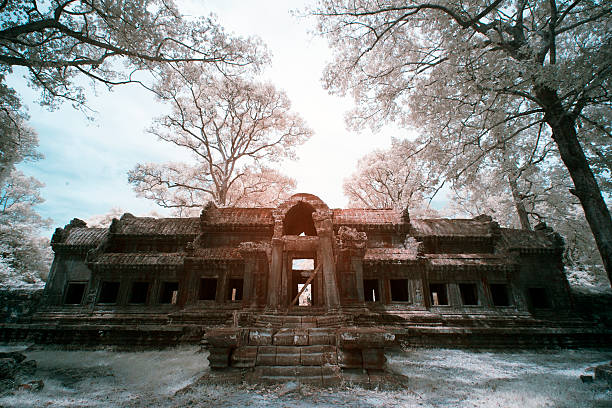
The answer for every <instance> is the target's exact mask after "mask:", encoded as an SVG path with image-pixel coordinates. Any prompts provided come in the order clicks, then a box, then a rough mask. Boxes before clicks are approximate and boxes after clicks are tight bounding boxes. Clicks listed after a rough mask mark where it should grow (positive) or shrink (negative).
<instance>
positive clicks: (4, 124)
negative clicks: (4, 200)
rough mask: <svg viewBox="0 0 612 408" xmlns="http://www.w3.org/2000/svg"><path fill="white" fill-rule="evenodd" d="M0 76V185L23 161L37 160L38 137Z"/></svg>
mask: <svg viewBox="0 0 612 408" xmlns="http://www.w3.org/2000/svg"><path fill="white" fill-rule="evenodd" d="M2 81H3V77H2V76H0V134H2V137H0V185H2V184H3V183H4V180H5V179H6V178H7V177H8V176H9V175H10V174H11V172H12V171H13V170H14V169H15V164H16V163H19V162H21V161H23V160H37V159H40V158H41V157H42V156H41V155H40V154H39V153H37V152H36V148H37V147H38V136H37V135H36V132H34V130H33V129H32V128H30V127H29V126H28V125H27V123H26V122H27V120H28V116H27V115H26V113H25V112H24V110H23V108H22V106H21V103H20V101H19V98H18V97H17V96H16V94H15V92H14V91H13V90H12V89H10V88H8V87H7V86H6V85H4V84H3V83H2Z"/></svg>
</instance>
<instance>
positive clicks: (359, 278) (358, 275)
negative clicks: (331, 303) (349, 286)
mask: <svg viewBox="0 0 612 408" xmlns="http://www.w3.org/2000/svg"><path fill="white" fill-rule="evenodd" d="M364 252H365V251H364ZM351 266H352V268H353V271H355V280H356V282H355V283H356V284H357V301H358V302H360V303H364V302H365V296H364V294H363V255H361V257H359V256H352V257H351Z"/></svg>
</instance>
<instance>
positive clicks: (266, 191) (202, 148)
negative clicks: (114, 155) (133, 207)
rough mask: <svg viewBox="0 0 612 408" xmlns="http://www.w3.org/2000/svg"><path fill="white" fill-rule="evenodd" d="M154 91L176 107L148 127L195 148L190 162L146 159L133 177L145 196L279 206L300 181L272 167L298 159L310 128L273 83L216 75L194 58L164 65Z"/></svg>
mask: <svg viewBox="0 0 612 408" xmlns="http://www.w3.org/2000/svg"><path fill="white" fill-rule="evenodd" d="M156 92H157V93H158V95H159V97H160V98H161V99H162V100H163V101H166V102H167V103H168V104H169V105H170V107H171V109H172V112H171V113H169V114H167V115H165V116H163V117H161V118H158V119H157V120H156V121H155V124H154V125H153V126H152V127H151V129H150V132H151V133H152V134H154V135H156V136H158V137H159V138H160V139H161V140H163V141H166V142H169V143H172V144H174V145H176V146H179V147H181V148H184V149H185V150H187V151H189V152H190V153H191V155H192V157H193V159H194V161H193V162H192V163H162V164H155V163H145V164H139V165H137V166H136V168H135V169H134V170H132V171H130V172H129V174H128V179H129V181H130V183H132V184H133V186H134V190H135V191H136V192H137V193H138V194H139V195H141V196H144V197H146V198H150V199H153V200H154V201H155V202H156V203H157V204H159V205H161V206H163V207H166V208H174V209H176V210H177V212H178V213H179V214H180V213H182V212H184V211H185V210H188V209H189V208H195V207H199V206H201V205H202V204H203V203H205V202H207V201H210V200H212V201H214V202H215V203H216V204H217V205H219V206H235V205H251V206H259V205H274V203H277V202H278V201H279V199H282V198H284V197H286V196H287V194H288V193H290V191H291V190H292V189H293V188H294V187H295V182H294V181H293V180H292V179H290V178H288V177H286V176H284V175H282V174H280V173H279V172H278V171H277V170H274V169H272V168H270V167H267V164H268V163H270V162H277V161H280V160H282V159H284V158H293V157H294V154H295V148H296V147H297V146H299V145H300V144H302V143H304V142H305V141H306V140H307V139H308V138H309V137H310V136H311V134H312V131H311V130H310V129H309V128H308V127H306V125H305V123H304V121H303V120H302V118H301V117H300V116H299V115H297V114H296V113H294V112H292V111H291V104H290V102H289V100H288V98H287V96H286V95H285V94H284V92H280V91H278V90H276V89H275V88H274V87H273V86H272V85H271V84H269V83H259V82H255V81H249V80H243V79H239V78H227V77H221V78H216V77H212V76H211V74H210V72H209V71H208V70H207V69H205V68H203V67H200V66H196V65H194V64H180V65H179V67H178V68H177V69H169V70H167V71H165V73H164V76H163V80H161V81H160V83H159V84H158V87H157V88H156Z"/></svg>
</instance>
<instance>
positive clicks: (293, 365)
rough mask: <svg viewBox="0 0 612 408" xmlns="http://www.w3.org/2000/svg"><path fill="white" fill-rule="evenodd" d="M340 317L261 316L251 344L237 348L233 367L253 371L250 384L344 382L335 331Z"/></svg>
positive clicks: (327, 383) (232, 360)
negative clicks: (297, 381)
mask: <svg viewBox="0 0 612 408" xmlns="http://www.w3.org/2000/svg"><path fill="white" fill-rule="evenodd" d="M346 321H347V319H346V318H343V317H342V316H339V315H330V316H299V315H297V316H296V315H260V316H258V318H257V319H256V322H255V327H254V328H252V329H250V331H249V338H248V344H247V345H245V346H240V347H238V348H236V349H235V350H234V351H233V352H232V354H231V357H230V364H231V366H232V367H238V368H252V371H250V372H249V373H248V374H247V378H246V379H247V381H249V382H258V383H278V382H287V381H296V380H299V381H300V382H301V383H308V384H314V385H320V386H329V385H337V384H339V383H340V382H341V375H340V374H341V370H340V366H339V365H338V348H337V347H336V328H337V327H341V325H342V324H343V323H346Z"/></svg>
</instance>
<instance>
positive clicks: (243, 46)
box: [0, 0, 267, 105]
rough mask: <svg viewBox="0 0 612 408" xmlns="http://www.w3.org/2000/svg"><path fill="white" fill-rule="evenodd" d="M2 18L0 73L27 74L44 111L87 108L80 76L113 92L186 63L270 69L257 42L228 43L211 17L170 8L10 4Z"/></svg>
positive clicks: (88, 0) (24, 0) (145, 0)
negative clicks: (58, 106)
mask: <svg viewBox="0 0 612 408" xmlns="http://www.w3.org/2000/svg"><path fill="white" fill-rule="evenodd" d="M0 16H1V18H0V69H1V70H2V71H1V73H2V74H6V73H7V72H9V71H10V69H11V67H15V66H22V67H25V68H26V69H27V70H28V72H29V79H30V82H31V83H32V85H33V86H35V87H37V88H39V89H40V90H41V93H42V99H41V101H42V103H43V104H47V105H52V104H53V103H55V102H56V101H57V100H58V99H59V100H61V99H68V100H70V101H72V102H74V103H76V104H82V103H83V102H84V93H83V88H82V87H81V86H79V85H75V84H74V82H73V81H74V79H75V76H77V75H84V76H86V77H87V78H89V79H91V80H92V81H94V82H99V83H103V84H105V85H108V86H113V85H118V84H125V83H130V82H139V79H138V78H137V76H136V75H135V74H136V73H137V72H138V71H140V70H147V71H152V72H155V71H156V70H159V69H163V67H164V66H165V65H167V64H173V63H178V62H182V61H197V62H199V63H202V64H208V65H213V66H214V67H215V68H216V69H218V70H220V71H223V72H226V73H230V72H232V69H233V68H238V67H244V66H248V65H258V64H260V63H261V62H265V61H267V55H266V51H265V49H264V47H262V45H261V43H260V42H259V41H258V40H255V39H242V38H238V37H233V36H230V35H227V34H226V33H225V32H224V30H223V28H222V27H221V26H220V25H219V24H218V23H217V22H216V21H215V19H214V17H213V16H210V17H206V18H199V19H195V20H194V19H191V20H190V19H187V18H185V17H183V16H182V15H181V14H180V13H179V11H178V10H177V8H176V7H175V5H174V2H173V1H172V0H134V1H113V0H109V1H106V0H51V1H49V2H46V3H40V2H38V1H37V0H7V1H3V2H2V3H0ZM122 65H123V67H122Z"/></svg>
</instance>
